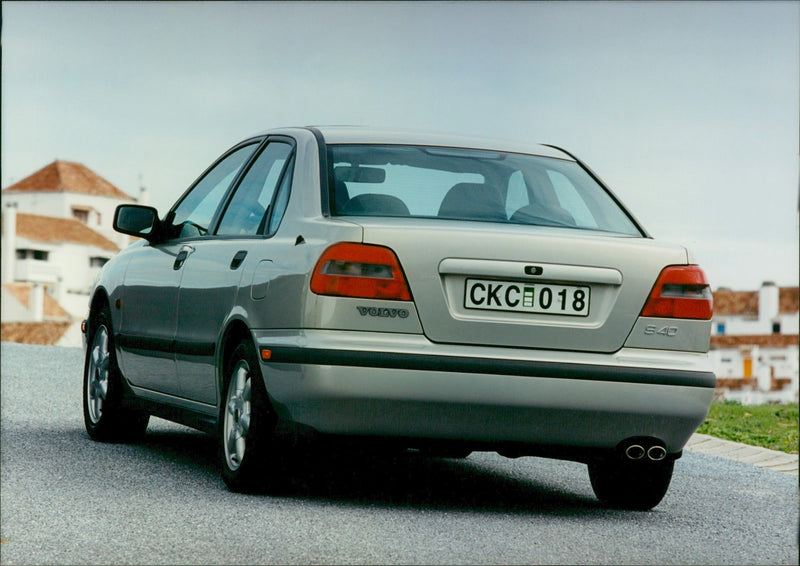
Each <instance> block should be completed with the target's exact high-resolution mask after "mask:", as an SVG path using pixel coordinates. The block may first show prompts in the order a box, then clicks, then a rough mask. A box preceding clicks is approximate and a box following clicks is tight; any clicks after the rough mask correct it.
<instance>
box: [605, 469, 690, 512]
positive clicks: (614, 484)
mask: <svg viewBox="0 0 800 566" xmlns="http://www.w3.org/2000/svg"><path fill="white" fill-rule="evenodd" d="M674 466H675V461H674V460H662V461H661V462H634V463H629V462H620V461H604V462H594V463H591V464H589V479H590V480H591V482H592V489H593V490H594V493H595V495H596V496H597V498H598V499H599V500H600V501H602V502H603V503H604V504H605V505H607V506H609V507H614V508H617V509H630V510H635V511H647V510H650V509H652V508H653V507H655V506H656V505H658V504H659V503H660V502H661V500H662V499H663V498H664V495H666V493H667V489H669V484H670V481H671V480H672V470H673V467H674Z"/></svg>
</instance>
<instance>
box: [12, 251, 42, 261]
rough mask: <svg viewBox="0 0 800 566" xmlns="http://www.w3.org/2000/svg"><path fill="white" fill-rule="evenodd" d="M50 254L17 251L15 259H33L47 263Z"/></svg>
mask: <svg viewBox="0 0 800 566" xmlns="http://www.w3.org/2000/svg"><path fill="white" fill-rule="evenodd" d="M49 256H50V252H46V251H44V250H17V259H35V260H37V261H47V258H48V257H49Z"/></svg>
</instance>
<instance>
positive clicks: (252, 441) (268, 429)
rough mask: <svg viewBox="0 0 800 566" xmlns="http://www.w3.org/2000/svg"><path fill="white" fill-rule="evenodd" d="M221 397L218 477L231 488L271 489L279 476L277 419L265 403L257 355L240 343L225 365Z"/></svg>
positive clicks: (246, 344) (243, 490) (246, 490)
mask: <svg viewBox="0 0 800 566" xmlns="http://www.w3.org/2000/svg"><path fill="white" fill-rule="evenodd" d="M224 375H225V396H224V403H223V404H222V406H221V407H220V419H219V422H220V459H221V461H222V479H223V480H224V481H225V484H226V485H227V486H228V488H229V489H230V490H231V491H237V492H244V493H249V492H253V491H259V490H264V489H270V488H274V487H275V485H276V484H277V482H278V479H279V477H280V474H279V472H280V461H279V459H278V457H277V453H278V451H277V448H276V446H275V444H276V441H275V425H276V423H277V419H276V418H275V414H274V411H272V409H271V406H270V404H269V398H268V397H267V392H266V389H265V387H264V380H263V378H262V376H261V370H260V366H259V361H258V358H257V357H256V353H255V350H254V348H253V346H252V344H250V343H249V342H242V343H241V344H239V345H238V346H237V347H236V349H235V350H234V351H233V354H232V355H231V356H230V358H229V359H228V361H227V363H226V364H225V374H224Z"/></svg>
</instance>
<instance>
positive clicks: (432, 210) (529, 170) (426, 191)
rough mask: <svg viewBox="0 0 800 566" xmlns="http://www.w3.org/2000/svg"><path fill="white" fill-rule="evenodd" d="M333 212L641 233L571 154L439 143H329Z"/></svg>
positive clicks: (632, 233)
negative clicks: (568, 157) (564, 156)
mask: <svg viewBox="0 0 800 566" xmlns="http://www.w3.org/2000/svg"><path fill="white" fill-rule="evenodd" d="M328 151H329V155H328V163H329V164H330V165H329V166H330V171H329V178H330V179H331V181H332V183H333V189H332V191H331V193H332V194H331V202H332V203H333V204H332V206H331V211H332V213H333V214H335V215H340V216H364V215H366V216H412V217H427V218H431V217H435V218H440V219H450V220H470V221H482V222H501V223H509V224H525V225H535V226H558V227H567V228H578V229H585V230H599V231H606V232H615V233H621V234H626V235H631V236H641V235H642V234H641V232H640V230H639V229H638V227H637V226H636V225H635V224H634V222H633V221H632V220H631V219H630V217H629V216H628V215H627V213H626V212H625V211H624V210H623V209H622V208H621V207H620V205H619V204H618V203H617V202H616V201H615V200H614V199H613V198H612V197H611V195H609V194H608V192H607V191H606V190H605V189H604V188H603V187H602V186H601V185H599V184H598V183H597V182H596V181H595V180H594V179H593V178H592V176H591V175H589V174H588V173H587V172H586V171H585V170H584V169H583V168H582V167H581V166H580V165H579V164H577V163H575V162H574V161H571V160H566V159H556V158H550V157H542V156H537V155H524V154H518V153H505V152H499V151H488V150H472V149H458V148H445V147H423V146H405V145H404V146H400V145H331V146H329V149H328Z"/></svg>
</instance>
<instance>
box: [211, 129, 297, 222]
mask: <svg viewBox="0 0 800 566" xmlns="http://www.w3.org/2000/svg"><path fill="white" fill-rule="evenodd" d="M291 152H292V146H291V145H290V144H288V143H283V142H270V143H269V144H267V146H266V147H265V148H264V149H263V150H262V151H261V153H260V154H259V156H258V157H257V158H256V159H255V161H254V162H253V164H252V165H251V166H250V168H249V169H248V171H247V173H245V175H244V177H243V178H242V181H241V182H240V183H239V186H238V187H237V188H236V192H234V193H233V196H232V197H231V200H230V202H229V203H228V206H227V208H226V209H225V212H224V213H223V215H222V220H221V221H220V224H219V227H218V228H217V235H237V236H247V235H250V236H252V235H256V234H263V233H264V228H265V226H266V223H267V221H268V219H269V217H270V213H271V212H272V206H273V200H274V197H275V193H276V192H277V189H278V186H279V185H280V183H281V181H282V180H283V178H284V176H285V175H284V172H285V170H286V168H287V167H286V165H287V162H288V160H289V156H290V154H291ZM288 182H289V180H288V179H287V183H288ZM288 190H289V187H288V185H287V186H286V187H285V190H284V191H283V193H282V194H285V195H286V198H287V199H288ZM280 205H281V206H282V207H283V208H285V203H284V202H281V203H280ZM280 214H281V215H282V214H283V210H281V211H280Z"/></svg>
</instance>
